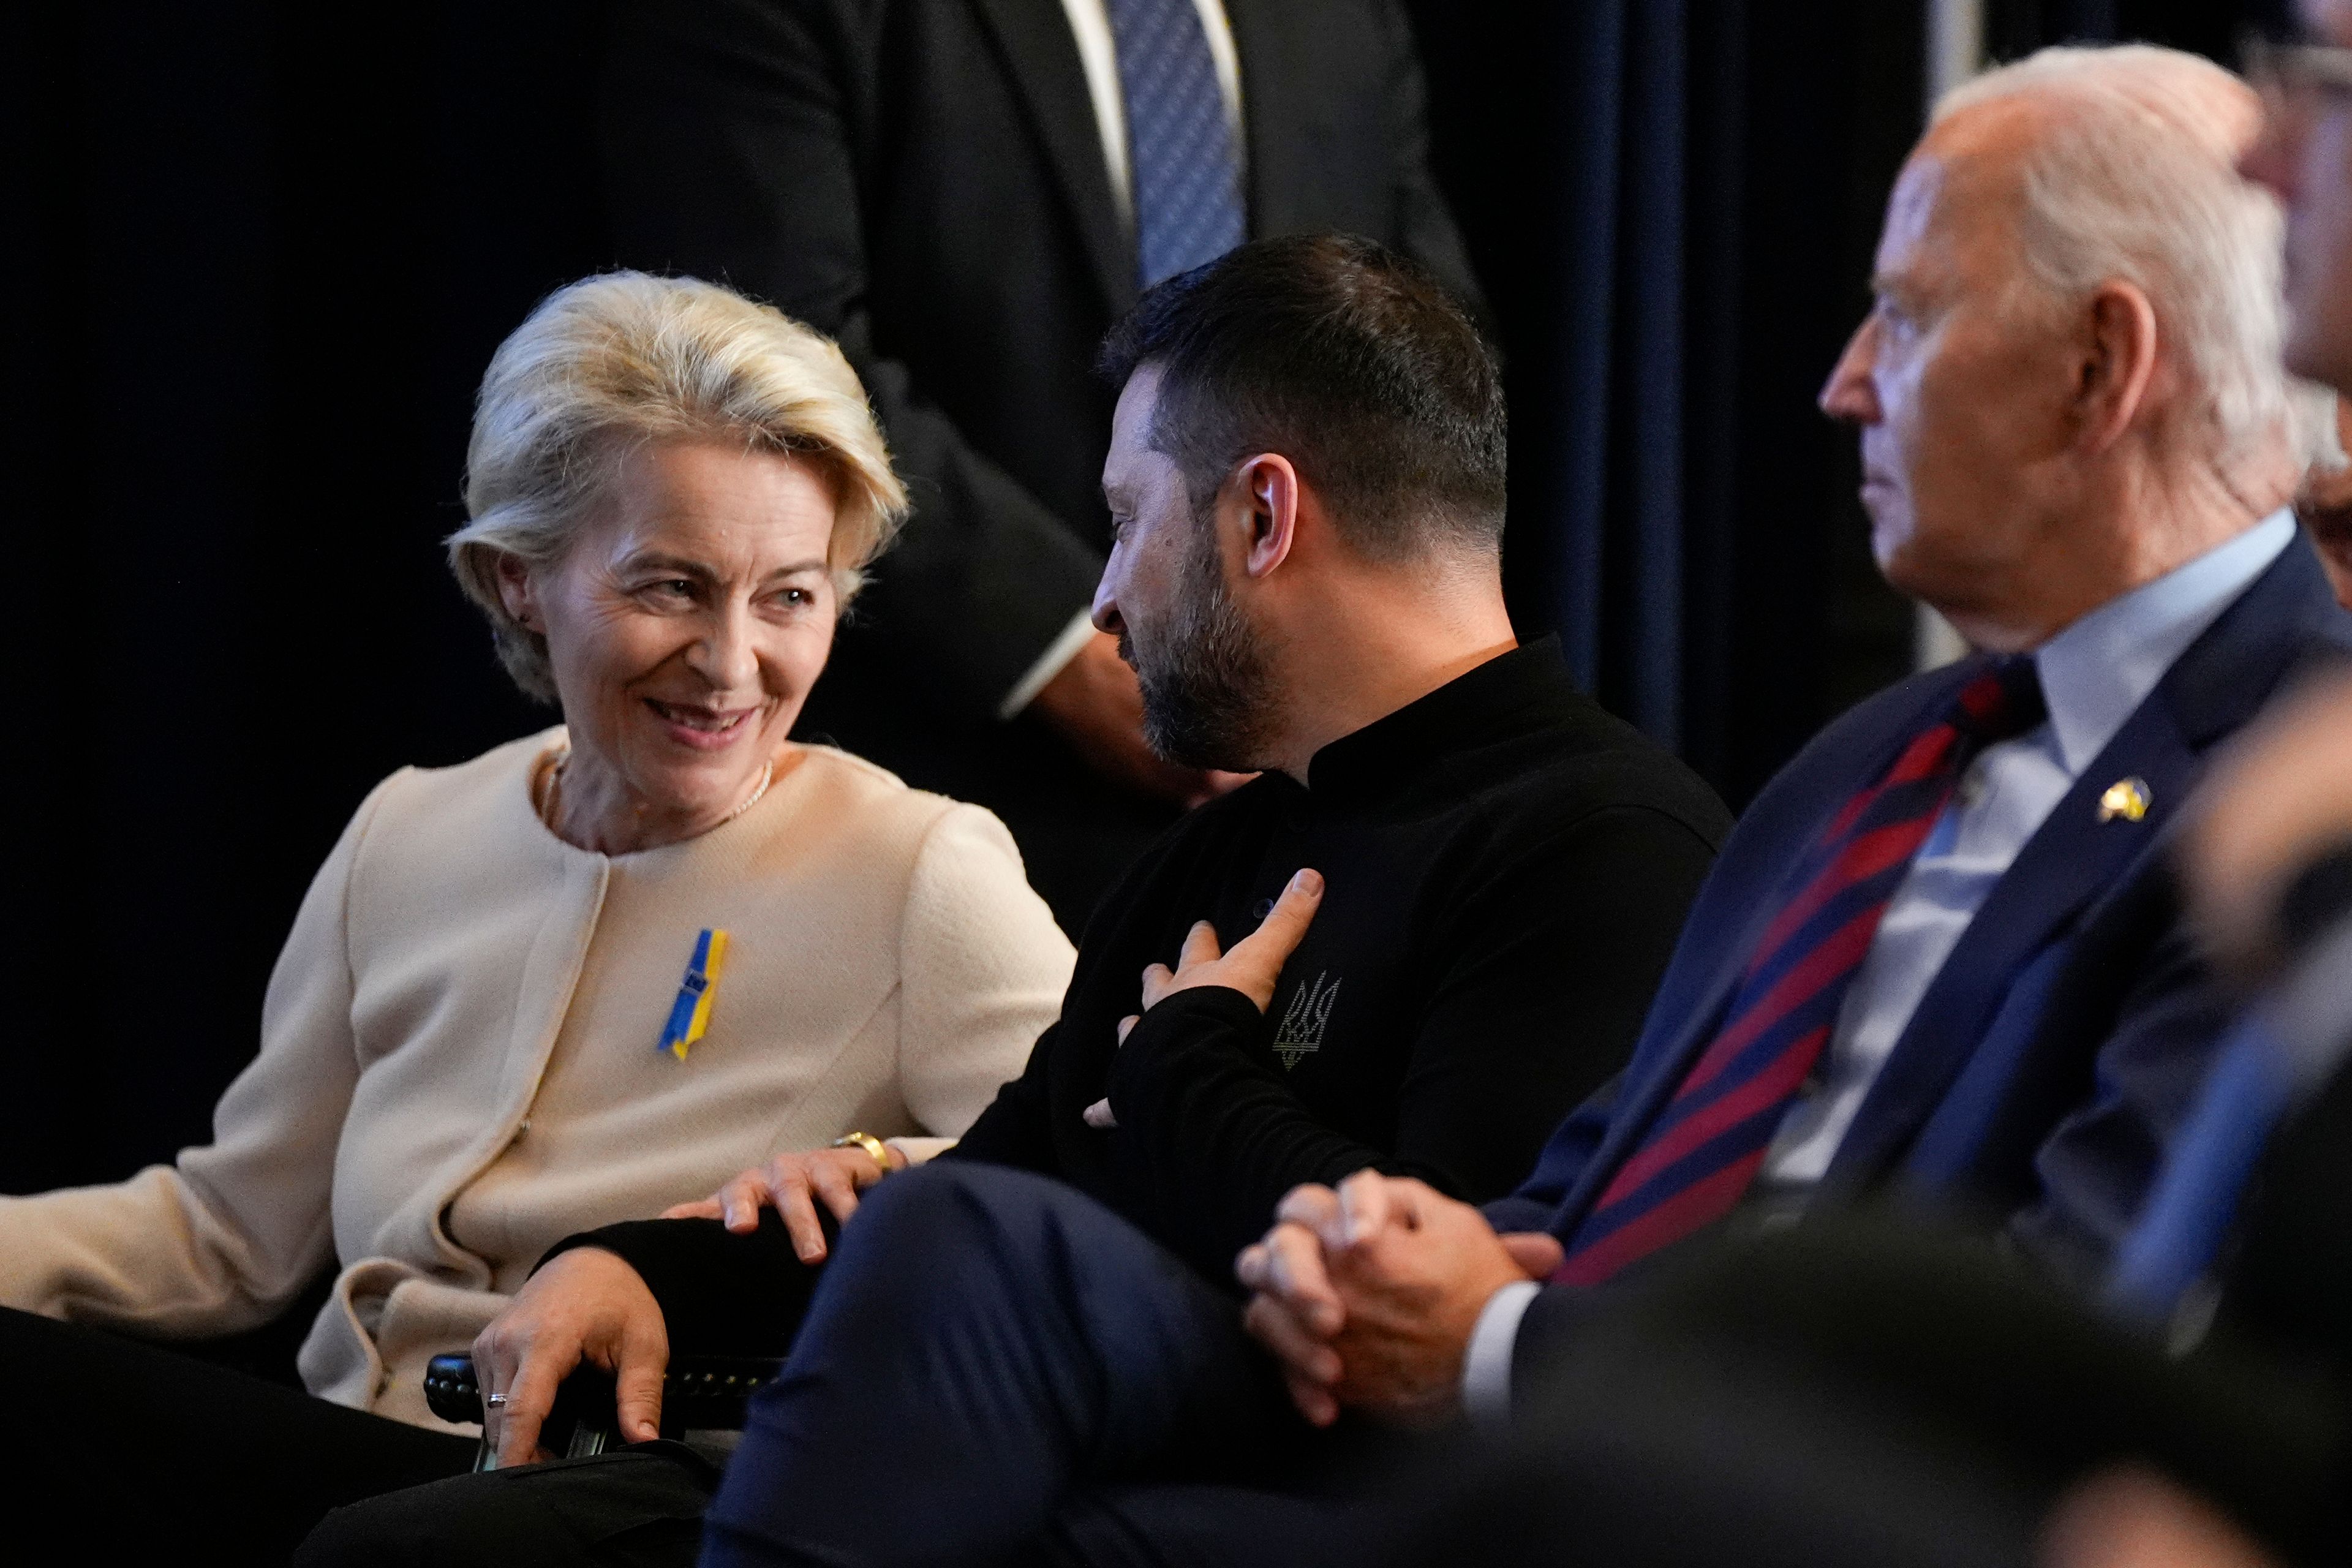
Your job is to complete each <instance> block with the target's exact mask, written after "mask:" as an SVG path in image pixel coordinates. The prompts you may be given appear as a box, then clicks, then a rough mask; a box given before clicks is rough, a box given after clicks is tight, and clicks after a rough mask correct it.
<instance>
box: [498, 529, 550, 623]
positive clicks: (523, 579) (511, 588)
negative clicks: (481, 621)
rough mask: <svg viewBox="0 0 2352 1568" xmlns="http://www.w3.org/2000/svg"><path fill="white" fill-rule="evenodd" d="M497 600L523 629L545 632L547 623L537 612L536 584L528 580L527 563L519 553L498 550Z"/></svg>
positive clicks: (537, 592) (528, 564)
mask: <svg viewBox="0 0 2352 1568" xmlns="http://www.w3.org/2000/svg"><path fill="white" fill-rule="evenodd" d="M498 574H499V603H500V604H501V605H505V606H506V611H507V615H508V616H509V617H511V618H512V619H513V621H514V623H515V624H516V625H517V626H520V627H522V628H523V629H524V630H525V631H532V632H537V633H539V634H540V635H541V637H545V636H546V635H547V625H546V623H545V621H544V620H542V619H541V616H540V613H539V591H538V585H537V584H534V583H533V582H532V581H531V574H530V563H527V562H526V561H524V560H523V558H522V557H521V556H520V555H515V554H511V553H509V552H507V551H504V550H501V551H499V560H498Z"/></svg>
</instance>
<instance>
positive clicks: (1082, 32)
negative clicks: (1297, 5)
mask: <svg viewBox="0 0 2352 1568" xmlns="http://www.w3.org/2000/svg"><path fill="white" fill-rule="evenodd" d="M1192 5H1193V8H1194V9H1196V10H1198V11H1199V12H1200V13H1201V30H1202V32H1203V33H1205V34H1207V35H1208V38H1209V59H1210V62H1211V63H1212V64H1213V66H1214V67H1215V68H1216V72H1217V91H1218V94H1219V96H1221V97H1222V98H1223V99H1224V100H1225V123H1226V124H1227V126H1229V127H1230V128H1231V129H1232V131H1233V133H1234V155H1235V156H1236V157H1239V156H1241V155H1242V67H1241V56H1240V54H1239V52H1238V51H1236V50H1235V49H1234V29H1233V24H1232V23H1231V22H1230V21H1228V20H1227V19H1226V16H1225V7H1224V0H1192ZM1062 14H1063V15H1064V16H1067V17H1068V18H1069V19H1070V34H1071V36H1072V37H1075V38H1076V40H1077V44H1078V63H1079V64H1080V65H1082V66H1084V67H1085V68H1086V73H1087V98H1089V99H1090V100H1093V102H1094V107H1095V129H1096V131H1097V132H1099V133H1100V134H1101V136H1102V149H1103V167H1104V168H1105V169H1107V170H1108V171H1109V174H1110V198H1111V201H1112V202H1113V203H1114V204H1115V205H1117V206H1118V221H1119V223H1120V224H1121V225H1122V226H1125V227H1127V228H1128V229H1129V230H1130V231H1132V230H1133V228H1134V226H1135V175H1134V172H1133V167H1132V165H1131V163H1130V162H1129V156H1128V146H1127V96H1126V92H1125V90H1124V89H1122V88H1121V87H1120V86H1119V80H1118V47H1117V46H1116V45H1115V43H1114V42H1113V40H1112V37H1111V31H1110V12H1109V10H1108V8H1107V7H1106V5H1105V4H1104V0H1062ZM1093 616H1094V611H1093V607H1092V606H1091V605H1089V606H1088V607H1087V608H1086V609H1082V610H1080V611H1079V612H1078V613H1077V614H1076V615H1075V616H1071V617H1070V624H1069V625H1067V626H1064V627H1063V628H1062V635H1061V636H1059V637H1055V639H1054V640H1053V641H1052V642H1051V643H1049V644H1047V645H1046V647H1045V652H1044V653H1042V654H1040V655H1039V656H1038V658H1037V662H1036V663H1034V664H1033V665H1031V666H1030V667H1029V668H1028V670H1027V672H1026V673H1024V675H1023V676H1022V677H1021V679H1019V680H1017V681H1015V682H1013V689H1012V690H1010V691H1008V692H1006V693H1005V694H1004V700H1003V701H1002V702H1000V703H998V704H997V705H996V716H997V717H998V718H999V719H1010V718H1012V717H1013V715H1014V714H1016V713H1018V712H1020V711H1021V710H1023V709H1024V708H1026V707H1028V706H1029V703H1030V700H1031V699H1033V698H1034V697H1035V696H1036V695H1037V693H1039V692H1040V691H1043V690H1044V689H1045V685H1046V683H1047V682H1048V681H1050V680H1052V679H1054V677H1055V676H1057V675H1059V674H1061V673H1062V668H1063V667H1064V666H1065V665H1066V664H1068V663H1069V662H1070V660H1072V659H1074V658H1077V657H1078V649H1080V648H1082V647H1086V645H1087V638H1089V637H1093V636H1094V630H1095V628H1094V620H1093Z"/></svg>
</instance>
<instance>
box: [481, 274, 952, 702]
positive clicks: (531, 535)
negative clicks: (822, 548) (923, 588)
mask: <svg viewBox="0 0 2352 1568" xmlns="http://www.w3.org/2000/svg"><path fill="white" fill-rule="evenodd" d="M713 438H715V439H721V440H730V441H740V442H742V443H743V444H744V446H745V447H746V449H747V450H752V451H767V452H778V453H786V454H790V455H791V456H793V457H796V458H801V459H803V460H804V461H807V462H811V463H814V464H815V465H816V466H817V467H818V468H820V469H821V470H822V471H823V472H824V475H825V478H826V479H828V480H829V481H830V482H831V484H832V486H833V489H834V522H833V535H832V539H831V542H830V543H829V545H828V547H827V549H826V552H825V560H826V564H827V565H828V566H829V567H830V568H831V575H832V577H833V580H834V587H835V593H836V594H837V595H839V597H840V599H841V601H842V603H844V604H846V603H848V601H849V600H850V598H851V597H852V596H853V595H856V592H857V589H858V586H859V585H860V584H862V583H863V582H864V581H865V576H864V573H863V570H862V568H864V567H865V566H866V564H867V563H869V562H871V561H872V560H873V559H874V557H876V556H877V555H878V554H880V553H881V552H882V551H883V550H884V549H885V548H886V547H887V545H888V544H889V542H890V539H891V536H892V535H893V534H894V533H895V532H896V531H898V525H899V524H900V522H901V521H904V519H905V517H906V513H907V491H906V489H905V487H904V486H903V485H901V484H900V483H899V481H898V475H897V474H895V473H894V472H892V471H891V468H890V454H889V450H888V448H887V447H886V446H885V445H884V443H883V439H882V432H881V430H880V429H879V428H878V427H877V426H876V424H875V422H874V413H873V410H872V409H871V408H870V407H869V406H868V405H867V404H866V389H865V387H864V386H863V385H862V384H860V383H859V382H858V379H857V373H856V371H854V370H852V369H850V367H849V362H848V361H847V360H846V359H845V358H843V357H842V353H841V350H840V349H839V348H837V347H835V344H834V342H833V341H832V340H831V339H829V338H826V337H824V336H823V335H822V334H820V333H818V332H816V331H813V330H811V329H810V328H807V327H804V326H803V325H801V323H799V322H798V321H793V320H792V319H791V318H789V317H787V316H786V315H784V314H783V312H782V311H780V310H775V309H773V308H772V307H771V306H767V305H757V304H754V303H752V302H751V300H746V299H744V298H743V297H742V296H741V295H740V294H735V293H731V292H730V291H729V290H727V289H721V288H719V286H718V285H716V284H712V283H705V282H701V281H700V280H698V279H692V278H656V277H653V276H651V275H650V274H647V273H643V272H607V273H604V274H603V275H601V276H598V277H594V278H588V279H582V280H581V281H580V282H577V283H573V284H571V285H568V286H567V287H565V288H562V289H557V290H556V291H555V292H554V293H552V294H551V295H549V296H548V297H547V298H546V299H545V300H541V302H540V305H539V308H538V309H537V310H533V311H532V312H531V313H530V317H529V319H528V320H526V321H524V322H523V324H522V325H521V326H520V327H517V328H516V329H515V330H514V333H513V335H512V336H510V337H509V338H508V339H507V341H506V342H503V343H500V344H499V351H498V353H495V354H493V355H492V356H491V357H490V368H489V370H488V373H487V374H484V376H483V377H482V390H481V395H480V396H479V397H478V399H477V401H476V404H475V408H474V435H473V440H472V442H471V443H470V444H469V445H468V446H467V450H466V511H467V515H468V516H469V517H470V518H471V519H472V521H470V522H468V523H467V525H466V526H465V527H464V528H461V529H459V530H458V531H457V532H455V533H453V534H451V535H450V536H449V538H448V541H447V543H448V548H449V567H450V570H451V571H453V572H455V573H456V574H457V582H458V585H459V586H461V587H462V588H464V589H465V591H466V596H467V598H469V599H471V600H473V601H474V603H475V604H476V605H479V606H480V608H481V610H482V613H483V614H484V615H486V616H488V617H489V621H490V634H491V637H493V638H494V639H495V640H496V642H497V645H498V650H499V659H500V661H501V662H503V663H504V664H505V665H506V667H507V673H508V674H509V675H511V676H513V677H514V679H515V683H516V684H517V685H519V686H520V687H521V688H522V689H524V690H525V691H527V692H529V693H530V694H531V695H532V696H534V697H541V698H545V699H547V700H550V701H552V700H554V699H555V678H554V674H553V672H552V671H551V669H550V668H549V666H548V658H547V640H546V638H545V637H542V636H541V635H540V634H539V633H537V632H534V631H532V630H531V629H530V628H529V627H528V626H523V625H522V624H521V623H520V621H517V620H516V619H515V618H514V617H513V616H511V615H509V613H508V611H507V607H506V601H505V600H504V598H503V597H501V596H500V595H499V578H498V562H499V557H500V556H501V555H507V556H514V557H518V558H520V559H521V560H523V561H525V562H528V563H530V564H532V565H544V564H547V563H551V562H553V561H555V560H556V559H557V558H559V557H560V556H562V554H563V552H564V551H565V550H566V549H568V548H569V547H570V545H571V542H572V538H573V536H574V535H575V534H576V533H577V532H578V531H579V529H580V527H581V525H582V524H583V522H585V521H588V519H589V518H591V517H592V516H593V515H594V514H595V510H596V507H597V505H598V503H599V502H600V501H602V500H603V499H604V494H605V491H606V489H607V488H608V487H609V485H610V484H611V482H612V479H613V472H614V461H615V460H616V459H617V458H618V457H619V455H620V454H621V453H622V452H624V451H626V450H627V449H629V448H630V447H633V446H635V445H636V444H638V443H642V442H645V441H657V440H695V439H713Z"/></svg>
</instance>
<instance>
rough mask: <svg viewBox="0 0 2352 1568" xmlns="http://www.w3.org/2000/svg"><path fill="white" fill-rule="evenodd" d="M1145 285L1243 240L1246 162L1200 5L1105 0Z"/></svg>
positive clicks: (1180, 0) (1188, 0)
mask: <svg viewBox="0 0 2352 1568" xmlns="http://www.w3.org/2000/svg"><path fill="white" fill-rule="evenodd" d="M1108 10H1109V13H1110V31H1111V38H1112V41H1113V43H1114V45H1115V46H1116V47H1117V49H1118V86H1119V92H1120V94H1121V95H1122V96H1123V97H1124V98H1125V99H1126V100H1127V156H1128V163H1129V168H1130V169H1131V170H1132V171H1133V174H1134V193H1135V249H1136V274H1137V277H1138V278H1139V280H1140V281H1141V282H1142V285H1143V287H1145V288H1146V289H1149V288H1150V287H1151V286H1152V285H1153V284H1154V283H1157V282H1159V281H1160V279H1163V278H1172V277H1174V276H1175V275H1176V274H1177V273H1179V272H1184V271H1189V270H1190V269H1192V268H1195V267H1198V266H1200V265H1201V264H1202V263H1203V262H1207V261H1214V260H1215V259H1216V258H1218V257H1220V256H1223V254H1224V253H1225V252H1226V251H1228V250H1231V249H1232V248H1233V247H1235V246H1237V245H1239V244H1240V243H1241V242H1242V238H1243V234H1244V230H1243V221H1242V181H1241V160H1240V159H1239V157H1238V156H1237V155H1236V154H1235V153H1234V132H1233V126H1232V124H1231V122H1230V121H1227V120H1226V118H1225V100H1224V97H1223V94H1222V93H1220V92H1219V91H1218V90H1217V68H1216V62H1215V61H1214V60H1213V58H1211V57H1210V54H1209V37H1208V35H1207V34H1206V33H1205V32H1203V31H1202V28H1201V14H1200V12H1199V11H1198V10H1197V9H1195V7H1194V4H1193V0H1108Z"/></svg>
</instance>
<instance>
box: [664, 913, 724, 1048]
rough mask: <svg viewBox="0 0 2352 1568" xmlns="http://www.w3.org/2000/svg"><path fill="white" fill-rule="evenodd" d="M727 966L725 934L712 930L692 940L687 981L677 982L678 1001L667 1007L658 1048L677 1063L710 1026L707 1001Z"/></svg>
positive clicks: (716, 988)
mask: <svg viewBox="0 0 2352 1568" xmlns="http://www.w3.org/2000/svg"><path fill="white" fill-rule="evenodd" d="M726 963H727V933H726V931H722V930H719V929H718V928H716V927H714V928H712V929H711V930H709V931H704V932H703V933H702V934H701V935H700V936H698V937H696V938H695V939H694V956H693V957H692V958H689V959H688V960H687V961H686V978H685V979H684V980H681V981H679V982H678V985H677V1001H675V1002H673V1003H671V1004H670V1005H669V1022H668V1023H667V1024H664V1025H663V1026H662V1034H661V1047H660V1048H661V1049H663V1050H665V1051H667V1052H668V1053H669V1054H670V1055H672V1056H674V1057H676V1058H677V1059H678V1060H680V1061H684V1060H686V1053H687V1050H688V1047H691V1046H692V1045H693V1044H694V1042H695V1041H697V1040H698V1039H700V1038H702V1037H703V1035H704V1033H705V1032H706V1031H707V1030H709V1027H710V999H711V997H712V996H713V995H715V994H717V993H718V990H719V970H720V969H722V968H724V967H725V966H726Z"/></svg>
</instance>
